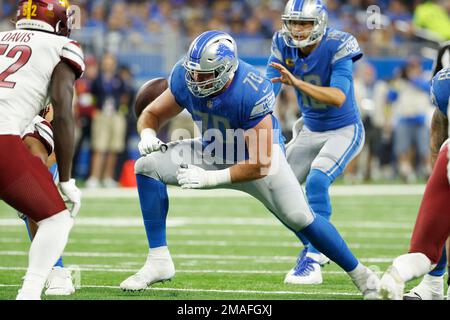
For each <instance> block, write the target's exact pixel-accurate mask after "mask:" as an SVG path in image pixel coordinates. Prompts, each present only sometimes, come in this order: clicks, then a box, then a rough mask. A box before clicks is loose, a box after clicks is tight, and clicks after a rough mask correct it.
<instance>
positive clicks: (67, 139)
mask: <svg viewBox="0 0 450 320" xmlns="http://www.w3.org/2000/svg"><path fill="white" fill-rule="evenodd" d="M75 80H76V75H75V73H74V71H73V69H72V68H71V67H70V66H69V65H68V64H66V63H65V62H60V63H59V64H58V65H57V66H56V68H55V70H54V71H53V75H52V80H51V103H52V105H53V113H54V115H53V123H52V125H53V130H54V132H55V154H56V159H57V162H58V168H59V179H60V181H61V182H66V181H69V180H70V176H71V170H72V159H73V153H74V146H75V120H74V117H73V111H72V101H73V92H74V85H75Z"/></svg>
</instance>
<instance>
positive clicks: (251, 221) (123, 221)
mask: <svg viewBox="0 0 450 320" xmlns="http://www.w3.org/2000/svg"><path fill="white" fill-rule="evenodd" d="M413 223H414V221H411V222H380V221H361V222H355V221H351V222H350V221H348V222H345V221H340V222H336V223H335V226H336V227H338V228H370V229H407V230H411V228H412V226H413ZM167 225H168V227H169V228H171V227H180V226H189V225H195V226H197V225H198V226H202V225H210V226H227V225H239V226H280V225H281V224H280V222H279V221H277V220H276V219H275V218H274V217H271V216H268V217H267V218H249V217H228V218H227V217H213V218H211V217H175V218H169V219H167ZM12 226H23V221H21V220H20V219H18V218H17V219H16V218H11V219H0V227H12ZM75 226H88V227H101V228H124V227H140V228H141V227H143V222H142V218H141V217H129V218H117V217H89V218H87V217H77V219H76V221H75Z"/></svg>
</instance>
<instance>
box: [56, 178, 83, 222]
mask: <svg viewBox="0 0 450 320" xmlns="http://www.w3.org/2000/svg"><path fill="white" fill-rule="evenodd" d="M59 189H60V190H61V193H62V195H63V199H64V201H65V202H66V203H67V204H69V205H71V206H72V208H70V209H69V211H70V215H71V216H72V218H75V217H76V216H77V214H78V211H80V207H81V191H80V189H78V188H77V186H76V185H75V179H70V180H69V181H66V182H60V183H59Z"/></svg>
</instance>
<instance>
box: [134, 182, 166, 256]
mask: <svg viewBox="0 0 450 320" xmlns="http://www.w3.org/2000/svg"><path fill="white" fill-rule="evenodd" d="M136 180H137V186H138V192H139V201H140V203H141V211H142V218H143V219H144V226H145V232H146V234H147V240H148V245H149V248H151V249H152V248H158V247H164V246H167V240H166V218H167V212H168V210H169V198H168V195H167V186H166V185H165V184H164V183H162V182H161V181H158V180H156V179H153V178H149V177H147V176H144V175H141V174H136Z"/></svg>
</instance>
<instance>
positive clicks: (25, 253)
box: [0, 251, 395, 263]
mask: <svg viewBox="0 0 450 320" xmlns="http://www.w3.org/2000/svg"><path fill="white" fill-rule="evenodd" d="M0 256H28V251H0ZM64 256H66V257H89V258H146V256H147V253H140V254H137V253H125V252H108V253H106V252H70V251H69V252H64ZM172 257H173V258H174V259H188V260H193V259H197V260H255V261H259V260H265V261H270V262H273V263H277V262H281V261H282V262H295V259H296V257H295V256H249V255H215V254H172ZM394 259H395V257H371V258H361V259H359V260H360V261H361V262H369V263H377V262H378V263H384V262H392V261H393V260H394Z"/></svg>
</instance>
